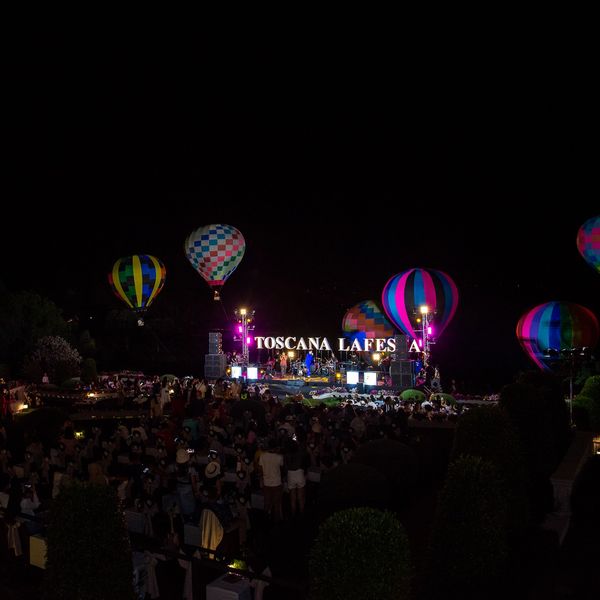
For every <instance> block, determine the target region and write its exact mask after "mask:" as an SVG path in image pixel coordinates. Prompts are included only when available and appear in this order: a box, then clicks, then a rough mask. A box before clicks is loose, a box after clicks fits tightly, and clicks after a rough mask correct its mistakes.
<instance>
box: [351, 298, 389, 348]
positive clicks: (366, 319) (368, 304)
mask: <svg viewBox="0 0 600 600" xmlns="http://www.w3.org/2000/svg"><path fill="white" fill-rule="evenodd" d="M342 329H343V330H344V332H345V333H364V334H365V335H364V336H363V339H364V337H368V338H388V337H392V336H393V335H394V328H393V327H392V325H391V324H390V322H389V321H388V320H387V319H386V318H385V315H384V314H383V313H382V312H381V310H379V307H378V306H377V305H376V304H375V302H373V300H365V301H364V302H359V303H358V304H355V305H354V306H353V307H352V308H350V309H348V311H347V312H346V314H345V315H344V318H343V319H342Z"/></svg>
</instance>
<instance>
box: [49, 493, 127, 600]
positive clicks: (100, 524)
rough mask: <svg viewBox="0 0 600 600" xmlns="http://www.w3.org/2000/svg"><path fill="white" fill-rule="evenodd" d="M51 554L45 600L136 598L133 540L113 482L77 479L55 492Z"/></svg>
mask: <svg viewBox="0 0 600 600" xmlns="http://www.w3.org/2000/svg"><path fill="white" fill-rule="evenodd" d="M47 558H48V560H47V565H46V573H45V581H44V597H45V598H46V599H47V600H58V599H60V600H76V599H77V600H105V599H106V598H111V599H115V600H122V599H123V600H124V599H127V600H133V598H134V593H133V581H132V580H133V576H132V564H131V551H130V548H129V539H128V537H127V532H126V530H125V525H124V522H123V515H122V514H121V512H120V510H119V506H118V502H117V497H116V494H115V492H114V490H112V489H111V488H109V487H106V486H96V485H88V484H73V485H72V486H69V487H68V488H66V489H65V490H63V491H62V492H61V493H60V494H59V495H58V496H57V498H56V499H55V500H54V502H53V504H52V509H51V516H50V523H49V526H48V555H47Z"/></svg>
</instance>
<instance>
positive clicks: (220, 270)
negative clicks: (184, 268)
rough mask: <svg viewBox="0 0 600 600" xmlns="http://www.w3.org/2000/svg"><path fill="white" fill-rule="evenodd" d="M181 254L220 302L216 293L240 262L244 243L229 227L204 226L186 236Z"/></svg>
mask: <svg viewBox="0 0 600 600" xmlns="http://www.w3.org/2000/svg"><path fill="white" fill-rule="evenodd" d="M184 250H185V255H186V256H187V258H188V260H189V261H190V263H191V264H192V266H193V267H194V269H196V271H197V272H198V273H200V275H201V276H202V277H203V279H204V280H205V281H206V283H208V285H209V286H210V287H212V288H214V299H215V300H220V296H219V290H220V289H221V288H222V287H223V285H224V284H225V282H226V281H227V279H228V278H229V276H230V275H231V274H232V273H233V272H234V271H235V269H236V268H237V266H238V265H239V264H240V262H241V261H242V258H243V257H244V251H245V250H246V241H245V240H244V236H243V235H242V233H241V231H239V230H238V229H236V228H235V227H233V226H232V225H205V226H203V227H199V228H198V229H195V230H194V231H192V233H190V235H188V237H187V238H186V240H185V243H184Z"/></svg>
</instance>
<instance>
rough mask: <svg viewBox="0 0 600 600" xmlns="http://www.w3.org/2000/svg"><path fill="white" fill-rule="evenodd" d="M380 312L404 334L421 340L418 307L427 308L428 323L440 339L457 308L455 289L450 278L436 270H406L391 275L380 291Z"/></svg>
mask: <svg viewBox="0 0 600 600" xmlns="http://www.w3.org/2000/svg"><path fill="white" fill-rule="evenodd" d="M382 302H383V309H384V310H385V313H386V314H387V316H388V317H389V319H390V321H392V323H394V325H396V327H398V328H399V329H401V330H402V331H404V333H406V334H407V335H410V336H411V337H413V338H417V337H420V335H417V333H416V331H415V330H419V329H420V325H419V323H417V318H420V316H421V315H420V312H419V307H421V306H423V305H427V307H428V309H429V314H433V317H432V318H431V319H430V323H431V324H432V325H433V326H434V328H435V330H434V333H433V335H434V336H435V337H439V336H440V335H441V334H442V332H443V331H444V329H445V328H446V326H447V325H448V323H450V321H451V320H452V317H454V313H455V312H456V308H457V306H458V289H457V287H456V284H455V283H454V281H452V279H451V278H450V277H449V276H448V275H446V273H443V272H442V271H436V270H435V269H408V270H407V271H402V273H398V274H397V275H394V276H393V277H392V278H391V279H390V280H389V281H388V282H387V283H386V284H385V287H384V288H383V294H382Z"/></svg>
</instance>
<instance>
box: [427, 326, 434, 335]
mask: <svg viewBox="0 0 600 600" xmlns="http://www.w3.org/2000/svg"><path fill="white" fill-rule="evenodd" d="M432 333H433V329H432V328H431V327H428V328H427V335H431V334H432Z"/></svg>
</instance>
